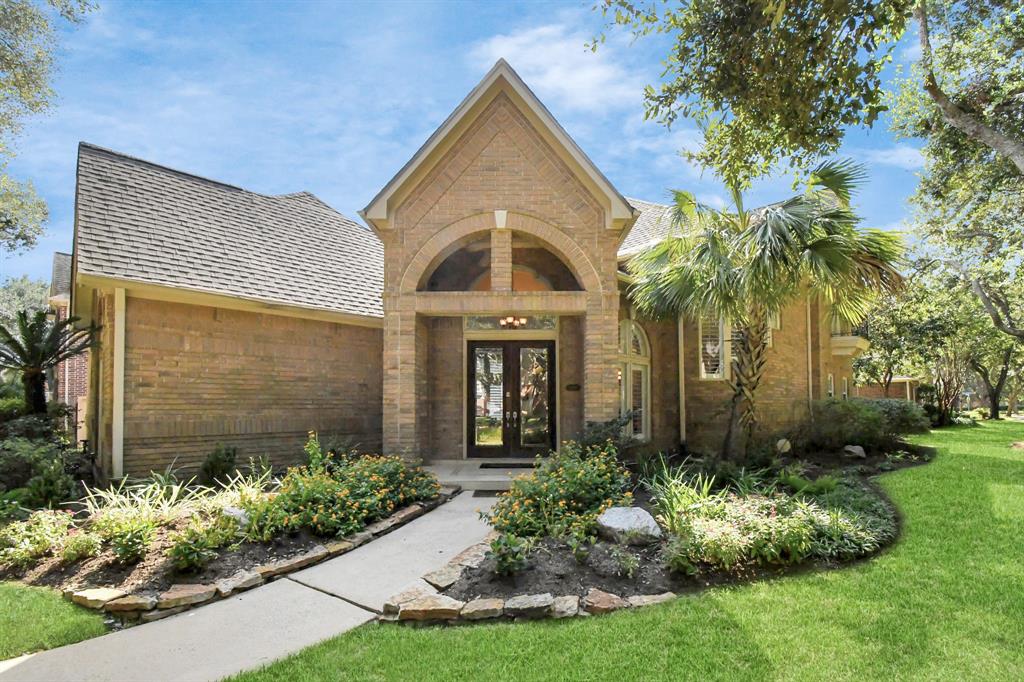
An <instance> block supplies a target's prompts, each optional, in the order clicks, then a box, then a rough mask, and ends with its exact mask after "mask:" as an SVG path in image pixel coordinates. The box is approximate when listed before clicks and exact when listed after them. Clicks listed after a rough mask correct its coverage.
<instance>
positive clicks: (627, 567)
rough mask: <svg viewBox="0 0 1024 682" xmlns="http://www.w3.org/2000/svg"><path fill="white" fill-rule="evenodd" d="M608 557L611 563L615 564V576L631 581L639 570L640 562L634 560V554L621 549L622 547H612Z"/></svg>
mask: <svg viewBox="0 0 1024 682" xmlns="http://www.w3.org/2000/svg"><path fill="white" fill-rule="evenodd" d="M610 556H611V559H612V561H614V562H615V572H616V575H619V576H625V577H627V578H629V579H630V580H632V579H633V576H635V575H636V572H637V571H638V570H640V560H639V559H637V558H636V555H635V554H633V553H632V552H630V551H629V550H627V549H625V548H623V547H622V545H612V548H611V552H610Z"/></svg>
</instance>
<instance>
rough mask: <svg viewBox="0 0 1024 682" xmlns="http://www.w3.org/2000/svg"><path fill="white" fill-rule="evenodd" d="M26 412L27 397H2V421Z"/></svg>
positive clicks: (0, 417) (0, 420) (0, 415)
mask: <svg viewBox="0 0 1024 682" xmlns="http://www.w3.org/2000/svg"><path fill="white" fill-rule="evenodd" d="M24 413H25V399H24V398H22V397H21V396H11V397H9V398H0V422H7V421H10V420H12V419H16V418H18V417H20V416H21V415H23V414H24Z"/></svg>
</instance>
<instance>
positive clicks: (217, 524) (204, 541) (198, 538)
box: [167, 515, 240, 571]
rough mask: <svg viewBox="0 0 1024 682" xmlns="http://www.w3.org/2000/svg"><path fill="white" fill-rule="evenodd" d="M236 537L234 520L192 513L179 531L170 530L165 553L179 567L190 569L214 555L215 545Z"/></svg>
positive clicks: (237, 533)
mask: <svg viewBox="0 0 1024 682" xmlns="http://www.w3.org/2000/svg"><path fill="white" fill-rule="evenodd" d="M239 537H240V530H239V528H238V521H237V520H235V519H234V518H232V517H230V516H224V515H218V516H217V517H215V518H213V519H204V518H201V517H196V518H194V519H192V521H191V522H190V523H189V525H188V526H187V527H186V528H185V529H184V530H183V531H180V532H177V533H172V534H171V538H170V539H171V546H170V548H169V549H168V550H167V556H169V557H170V558H171V560H172V562H173V563H174V567H175V568H176V569H178V570H179V571H194V570H197V569H200V568H202V567H203V566H205V565H206V564H208V563H210V561H212V560H213V559H215V558H217V550H218V549H220V548H221V547H225V546H227V545H230V544H232V543H233V542H235V541H237V540H238V539H239Z"/></svg>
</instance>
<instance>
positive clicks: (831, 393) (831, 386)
mask: <svg viewBox="0 0 1024 682" xmlns="http://www.w3.org/2000/svg"><path fill="white" fill-rule="evenodd" d="M828 397H829V398H835V397H836V380H835V377H833V376H832V375H831V374H829V375H828Z"/></svg>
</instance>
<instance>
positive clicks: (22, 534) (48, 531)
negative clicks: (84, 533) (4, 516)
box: [0, 510, 72, 570]
mask: <svg viewBox="0 0 1024 682" xmlns="http://www.w3.org/2000/svg"><path fill="white" fill-rule="evenodd" d="M71 521H72V519H71V514H69V513H68V512H63V511H48V510H47V511H38V512H35V513H34V514H32V515H31V516H29V517H28V519H26V520H24V521H15V522H14V523H10V524H7V525H6V526H3V527H0V566H8V567H13V568H15V569H19V570H22V569H25V568H28V567H29V566H31V565H32V564H33V563H35V562H36V561H38V560H39V559H40V558H42V557H43V556H46V555H47V554H48V553H49V552H51V551H52V550H53V548H55V547H59V546H60V543H61V540H62V539H63V537H64V534H65V533H67V530H68V528H70V527H71Z"/></svg>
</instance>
